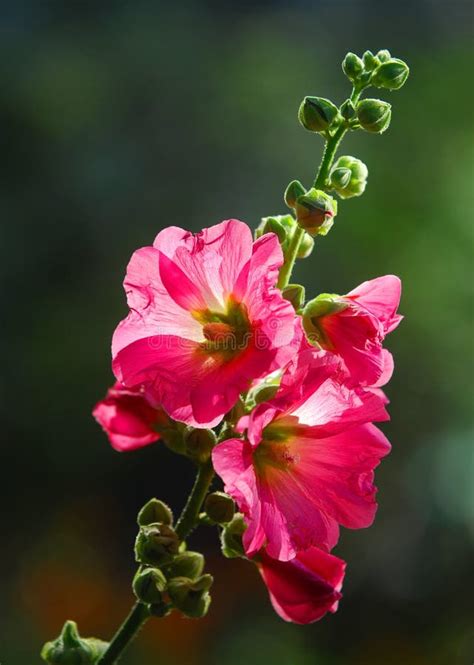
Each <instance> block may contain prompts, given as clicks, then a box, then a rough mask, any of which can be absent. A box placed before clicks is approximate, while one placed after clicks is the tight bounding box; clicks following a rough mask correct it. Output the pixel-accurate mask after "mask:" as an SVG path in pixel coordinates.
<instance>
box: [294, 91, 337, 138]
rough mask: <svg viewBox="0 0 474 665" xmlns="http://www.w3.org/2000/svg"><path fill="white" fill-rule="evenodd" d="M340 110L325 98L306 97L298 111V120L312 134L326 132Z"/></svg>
mask: <svg viewBox="0 0 474 665" xmlns="http://www.w3.org/2000/svg"><path fill="white" fill-rule="evenodd" d="M337 114H338V110H337V106H335V105H334V104H333V103H332V102H331V101H330V100H329V99H324V97H305V98H304V99H303V101H302V102H301V106H300V109H299V111H298V118H299V121H300V123H301V124H302V125H303V127H304V128H305V129H307V130H308V131H310V132H324V131H326V129H328V128H329V127H330V125H331V124H332V123H333V121H334V120H335V118H336V117H337Z"/></svg>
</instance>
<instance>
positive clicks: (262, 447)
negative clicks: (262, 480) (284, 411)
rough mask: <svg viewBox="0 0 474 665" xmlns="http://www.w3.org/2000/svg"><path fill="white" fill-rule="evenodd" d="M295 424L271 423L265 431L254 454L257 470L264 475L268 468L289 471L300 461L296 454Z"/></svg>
mask: <svg viewBox="0 0 474 665" xmlns="http://www.w3.org/2000/svg"><path fill="white" fill-rule="evenodd" d="M294 434H295V427H294V425H293V424H289V423H288V424H286V423H285V424H284V425H283V424H280V423H270V425H267V427H265V429H264V430H263V438H262V441H261V442H260V443H259V445H258V446H257V448H256V449H255V452H254V454H253V457H254V464H255V467H256V470H257V471H258V472H259V473H260V474H262V473H264V471H265V469H266V468H267V469H268V467H272V468H276V469H280V470H281V471H287V470H288V469H289V468H290V467H291V466H294V465H295V464H298V462H299V461H300V455H299V453H297V452H295V450H294V446H293V445H292V443H293V438H294Z"/></svg>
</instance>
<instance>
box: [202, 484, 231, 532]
mask: <svg viewBox="0 0 474 665" xmlns="http://www.w3.org/2000/svg"><path fill="white" fill-rule="evenodd" d="M204 510H205V511H206V513H207V516H208V517H209V518H210V519H211V520H212V522H214V523H216V524H227V522H230V521H231V519H232V518H233V517H234V514H235V504H234V501H233V500H232V499H231V498H230V496H228V495H227V494H225V493H224V492H212V493H211V494H208V495H207V497H206V501H205V502H204Z"/></svg>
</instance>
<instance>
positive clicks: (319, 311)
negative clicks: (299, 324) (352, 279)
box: [303, 293, 347, 346]
mask: <svg viewBox="0 0 474 665" xmlns="http://www.w3.org/2000/svg"><path fill="white" fill-rule="evenodd" d="M346 307H347V303H346V302H344V300H342V298H341V297H340V296H338V295H337V294H335V293H321V294H320V295H319V296H317V297H316V298H314V299H313V300H310V301H309V302H308V303H307V304H306V306H305V308H304V310H303V328H304V330H305V332H306V336H307V338H308V340H309V341H310V342H311V343H312V344H316V345H322V346H326V345H327V343H328V340H327V339H326V336H325V333H324V331H323V329H322V328H321V327H320V325H319V320H320V319H321V318H322V317H324V316H328V315H330V314H337V312H342V310H344V309H346Z"/></svg>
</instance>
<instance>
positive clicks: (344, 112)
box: [340, 99, 356, 120]
mask: <svg viewBox="0 0 474 665" xmlns="http://www.w3.org/2000/svg"><path fill="white" fill-rule="evenodd" d="M340 112H341V116H342V117H343V118H344V120H351V119H352V118H353V117H354V116H355V113H356V110H355V107H354V104H353V103H352V102H351V100H350V99H346V101H345V102H344V103H343V104H341V108H340Z"/></svg>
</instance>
